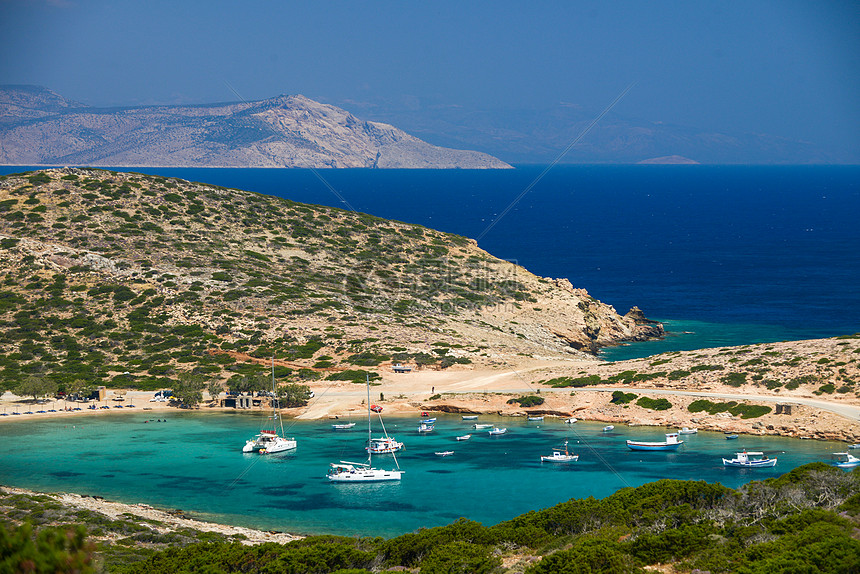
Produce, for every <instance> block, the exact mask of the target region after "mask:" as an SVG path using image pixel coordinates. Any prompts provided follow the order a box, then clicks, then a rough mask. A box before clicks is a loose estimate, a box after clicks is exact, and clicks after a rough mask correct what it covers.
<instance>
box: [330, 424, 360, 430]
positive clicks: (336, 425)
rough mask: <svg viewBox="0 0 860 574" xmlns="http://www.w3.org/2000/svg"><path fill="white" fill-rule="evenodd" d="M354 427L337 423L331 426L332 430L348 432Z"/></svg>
mask: <svg viewBox="0 0 860 574" xmlns="http://www.w3.org/2000/svg"><path fill="white" fill-rule="evenodd" d="M354 426H355V423H338V424H333V425H331V428H333V429H334V430H349V429H351V428H352V427H354Z"/></svg>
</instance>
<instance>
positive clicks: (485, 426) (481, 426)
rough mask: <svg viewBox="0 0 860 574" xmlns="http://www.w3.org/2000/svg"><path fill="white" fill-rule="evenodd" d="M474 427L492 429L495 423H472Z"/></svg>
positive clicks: (476, 428)
mask: <svg viewBox="0 0 860 574" xmlns="http://www.w3.org/2000/svg"><path fill="white" fill-rule="evenodd" d="M472 427H473V428H474V429H475V430H481V429H491V428H493V425H491V424H483V423H477V424H474V425H472Z"/></svg>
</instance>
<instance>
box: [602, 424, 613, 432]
mask: <svg viewBox="0 0 860 574" xmlns="http://www.w3.org/2000/svg"><path fill="white" fill-rule="evenodd" d="M612 430H615V426H613V425H606V426H605V427H603V432H609V431H612Z"/></svg>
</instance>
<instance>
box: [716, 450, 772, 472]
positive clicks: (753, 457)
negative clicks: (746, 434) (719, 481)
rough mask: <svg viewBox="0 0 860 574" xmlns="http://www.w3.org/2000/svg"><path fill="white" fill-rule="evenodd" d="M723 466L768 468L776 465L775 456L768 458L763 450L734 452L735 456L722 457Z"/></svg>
mask: <svg viewBox="0 0 860 574" xmlns="http://www.w3.org/2000/svg"><path fill="white" fill-rule="evenodd" d="M723 466H734V467H739V468H768V467H771V466H776V459H775V458H768V457H767V456H765V454H764V453H763V452H747V451H743V452H736V453H735V458H731V459H729V458H724V459H723Z"/></svg>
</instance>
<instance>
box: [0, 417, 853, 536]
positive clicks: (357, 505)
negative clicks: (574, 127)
mask: <svg viewBox="0 0 860 574" xmlns="http://www.w3.org/2000/svg"><path fill="white" fill-rule="evenodd" d="M158 416H166V417H167V419H166V422H161V423H159V422H144V421H148V420H149V419H153V418H154V419H157V418H158ZM417 420H418V419H417V417H408V418H406V417H400V418H394V417H389V418H387V419H386V427H387V428H388V430H389V432H390V434H392V435H394V436H396V437H397V438H398V440H402V441H404V442H405V443H406V446H407V448H406V450H405V451H403V452H401V453H400V455H399V456H398V459H399V461H400V465H401V467H402V468H403V469H404V470H405V471H406V474H405V475H404V478H403V480H402V482H401V483H381V484H368V485H345V484H339V485H338V484H330V483H329V482H328V480H327V479H326V478H325V474H326V471H327V469H328V464H329V463H330V462H336V461H338V460H352V461H362V460H364V457H365V456H366V455H365V454H364V451H363V447H364V441H365V440H366V436H367V435H366V432H364V431H363V430H362V429H361V423H359V424H358V425H356V427H355V429H354V430H352V431H346V432H344V431H332V430H331V424H330V421H290V430H289V434H291V435H294V436H295V437H296V438H297V440H298V443H299V447H298V449H296V450H295V451H293V452H291V453H288V454H284V455H271V456H267V457H263V456H260V455H255V454H242V452H241V447H242V445H243V444H244V442H245V440H246V439H247V438H250V437H251V436H252V435H253V434H255V433H256V432H257V430H258V429H259V424H260V419H259V418H258V417H257V416H253V415H249V414H244V413H243V414H239V413H236V414H234V413H174V412H171V413H169V414H167V415H153V414H151V413H146V412H142V411H141V412H137V413H134V414H130V413H124V414H104V415H100V416H99V415H96V416H87V415H82V416H77V417H74V418H71V417H68V418H61V419H59V418H58V419H53V420H47V419H46V420H42V421H39V420H35V421H33V420H30V421H9V422H5V421H4V423H3V424H0V461H2V463H0V484H5V485H10V486H19V487H24V488H30V489H33V490H38V491H49V492H55V491H65V492H78V493H83V494H92V495H100V496H104V497H106V498H108V499H111V500H118V501H124V502H143V503H147V504H151V505H153V506H156V507H159V508H181V509H182V510H184V511H185V512H186V513H188V514H190V515H192V516H195V517H197V518H201V519H204V520H211V521H218V522H225V523H230V524H237V525H242V526H250V527H255V528H262V529H267V530H281V531H286V532H293V533H302V534H315V533H330V534H342V535H380V536H394V535H397V534H402V533H404V532H410V531H413V530H415V529H417V528H420V527H431V526H438V525H443V524H448V523H450V522H452V521H453V520H456V519H457V518H459V517H461V516H465V517H468V518H470V519H473V520H477V521H479V522H483V523H484V524H495V523H497V522H499V521H502V520H506V519H509V518H512V517H514V516H517V515H519V514H522V513H524V512H528V511H529V510H536V509H540V508H544V507H547V506H551V505H553V504H556V503H558V502H562V501H565V500H568V499H570V498H582V497H587V496H595V497H604V496H607V495H609V494H612V493H613V492H615V491H616V490H617V489H618V488H621V487H624V486H637V485H640V484H643V483H646V482H650V481H653V480H657V479H660V478H677V479H704V480H707V481H708V482H720V483H723V484H725V485H727V486H731V487H736V486H739V485H741V484H743V483H745V482H748V481H750V480H755V479H761V478H765V477H769V476H778V475H781V474H783V473H785V472H787V471H789V470H790V469H792V468H794V467H796V466H799V465H801V464H806V463H808V462H813V461H817V460H827V459H828V458H829V454H830V453H831V452H835V451H839V450H844V445H842V444H840V443H832V442H819V441H811V440H796V439H786V438H780V437H745V436H742V437H741V438H740V439H739V440H736V441H726V440H725V438H724V437H723V435H722V434H720V433H707V432H701V433H699V434H698V435H692V436H687V437H685V440H686V443H685V444H684V446H682V447H681V449H680V450H679V451H678V452H675V453H664V452H656V453H642V452H634V451H630V450H629V449H628V448H627V447H626V445H625V442H624V441H625V440H626V439H628V438H633V439H638V440H661V439H662V436H663V433H665V432H666V430H665V429H663V428H658V427H626V426H622V425H618V426H616V429H615V431H613V432H611V433H603V432H602V428H603V426H604V425H603V424H602V423H588V422H580V423H577V424H575V425H566V424H564V423H562V422H561V421H550V420H547V421H543V422H528V421H526V420H524V419H510V418H499V417H492V416H482V417H481V419H480V422H496V423H499V424H500V425H501V426H506V427H507V428H508V429H509V431H508V434H507V435H504V436H500V437H489V436H488V435H487V434H486V431H471V432H472V440H470V441H464V442H457V441H456V440H455V437H456V436H458V435H462V434H465V433H467V432H470V425H471V423H470V422H469V421H462V420H461V419H460V417H459V416H444V415H443V416H439V421H438V423H437V426H436V429H437V430H436V431H435V432H434V433H431V434H429V435H418V433H417V431H416V428H417ZM564 440H569V441H570V447H571V450H572V451H574V452H576V453H577V454H579V455H580V460H579V462H576V463H570V464H558V463H541V462H540V456H541V455H544V454H550V451H551V449H552V448H553V447H554V446H556V445H559V444H560V443H561V442H562V441H564ZM743 448H746V449H748V450H763V451H765V452H766V453H768V454H769V455H771V456H778V458H779V463H778V464H777V466H776V467H775V468H772V469H755V470H742V469H726V468H723V466H722V464H721V460H720V457H722V456H728V455H731V454H732V453H733V452H735V450H740V449H743ZM442 450H453V451H454V452H455V454H454V455H453V456H449V457H445V458H440V457H437V456H435V454H434V452H435V451H442ZM374 465H375V466H378V467H382V468H391V467H393V461H392V459H391V456H390V455H380V456H378V457H374Z"/></svg>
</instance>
